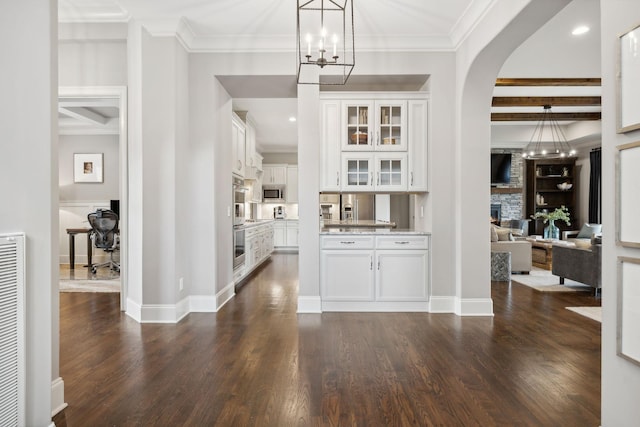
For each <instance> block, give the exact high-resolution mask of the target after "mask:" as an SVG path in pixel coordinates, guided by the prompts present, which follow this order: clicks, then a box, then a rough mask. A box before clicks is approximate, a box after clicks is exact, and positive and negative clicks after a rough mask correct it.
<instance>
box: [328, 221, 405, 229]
mask: <svg viewBox="0 0 640 427" xmlns="http://www.w3.org/2000/svg"><path fill="white" fill-rule="evenodd" d="M321 225H322V228H395V227H396V224H395V223H394V222H386V221H376V220H366V219H360V220H354V219H348V220H324V221H323V222H322V223H321Z"/></svg>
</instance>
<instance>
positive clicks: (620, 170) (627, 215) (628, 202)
mask: <svg viewBox="0 0 640 427" xmlns="http://www.w3.org/2000/svg"><path fill="white" fill-rule="evenodd" d="M616 148H617V149H618V153H617V156H616V187H617V189H616V190H617V191H616V213H617V217H618V218H617V219H618V220H617V221H616V243H617V244H619V245H621V246H628V247H632V248H640V221H638V210H639V209H640V169H638V165H640V141H638V142H632V143H629V144H624V145H620V146H618V147H616Z"/></svg>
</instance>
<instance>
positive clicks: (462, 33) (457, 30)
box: [449, 0, 497, 49]
mask: <svg viewBox="0 0 640 427" xmlns="http://www.w3.org/2000/svg"><path fill="white" fill-rule="evenodd" d="M496 2H497V0H473V1H472V2H471V3H470V4H469V6H467V8H466V10H465V11H464V12H463V13H462V15H461V16H460V18H458V21H457V22H456V23H455V24H454V25H453V28H452V30H451V32H450V33H449V38H450V41H451V44H452V46H453V48H454V49H457V48H458V47H460V45H461V44H462V43H463V42H464V41H465V40H466V38H467V37H469V34H471V32H472V31H473V29H474V28H475V27H476V25H478V23H479V22H480V21H481V20H482V18H483V17H484V16H485V15H486V14H487V12H488V11H489V10H490V9H491V8H492V6H493V4H494V3H496Z"/></svg>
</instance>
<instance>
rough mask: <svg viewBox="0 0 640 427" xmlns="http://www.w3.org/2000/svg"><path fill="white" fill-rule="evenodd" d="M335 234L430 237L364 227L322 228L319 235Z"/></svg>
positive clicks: (412, 232)
mask: <svg viewBox="0 0 640 427" xmlns="http://www.w3.org/2000/svg"><path fill="white" fill-rule="evenodd" d="M336 234H371V235H375V236H385V235H394V234H411V235H415V236H430V235H431V232H430V231H417V230H410V229H406V228H366V227H345V228H323V229H322V230H320V235H325V236H331V235H336Z"/></svg>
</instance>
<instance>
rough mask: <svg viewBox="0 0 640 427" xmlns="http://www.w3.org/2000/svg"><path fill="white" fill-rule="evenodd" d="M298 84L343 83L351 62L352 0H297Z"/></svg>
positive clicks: (351, 65)
mask: <svg viewBox="0 0 640 427" xmlns="http://www.w3.org/2000/svg"><path fill="white" fill-rule="evenodd" d="M296 37H297V41H298V46H297V49H296V50H297V52H296V53H297V65H298V72H297V77H298V84H321V85H344V84H345V83H346V82H347V79H348V78H349V76H350V75H351V72H352V71H353V67H354V66H355V62H356V61H355V45H354V43H355V42H354V32H353V0H298V13H297V34H296Z"/></svg>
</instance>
